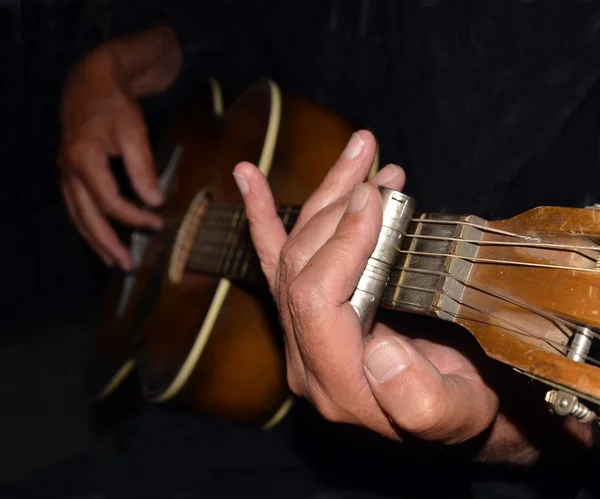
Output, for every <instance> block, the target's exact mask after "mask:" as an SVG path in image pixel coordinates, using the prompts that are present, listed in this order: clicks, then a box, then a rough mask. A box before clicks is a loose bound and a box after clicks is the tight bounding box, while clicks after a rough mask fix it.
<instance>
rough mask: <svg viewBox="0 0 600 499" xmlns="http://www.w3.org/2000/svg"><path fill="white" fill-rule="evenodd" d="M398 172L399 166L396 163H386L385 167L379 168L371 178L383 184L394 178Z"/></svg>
mask: <svg viewBox="0 0 600 499" xmlns="http://www.w3.org/2000/svg"><path fill="white" fill-rule="evenodd" d="M399 173H400V168H399V167H398V166H396V165H387V166H386V167H385V168H383V169H381V170H380V171H379V172H377V174H376V175H375V177H374V178H373V180H374V181H375V182H376V183H378V184H385V183H387V182H391V181H392V180H394V179H395V178H396V177H397V176H398V174H399Z"/></svg>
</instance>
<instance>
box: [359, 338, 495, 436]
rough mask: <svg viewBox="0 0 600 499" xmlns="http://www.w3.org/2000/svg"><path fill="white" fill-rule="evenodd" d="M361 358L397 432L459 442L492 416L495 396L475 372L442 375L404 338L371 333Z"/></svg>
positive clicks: (480, 428) (379, 401) (378, 400)
mask: <svg viewBox="0 0 600 499" xmlns="http://www.w3.org/2000/svg"><path fill="white" fill-rule="evenodd" d="M364 359H365V361H364V363H365V373H366V376H367V379H368V381H369V384H370V386H371V390H372V391H373V395H374V396H375V398H376V400H377V402H378V403H379V405H380V406H381V408H382V409H383V410H384V411H385V412H386V413H387V415H388V416H389V417H390V419H391V420H392V421H393V423H395V424H396V426H397V427H398V428H399V429H400V430H401V431H404V432H408V433H410V434H413V435H415V436H416V437H418V438H422V439H424V440H430V441H440V442H443V443H447V444H452V443H459V442H462V441H465V440H468V439H470V438H472V437H475V436H476V435H478V434H479V433H481V432H482V431H483V430H485V429H486V428H487V427H488V426H489V425H490V424H491V422H492V420H493V418H494V417H495V415H496V410H497V402H496V399H495V395H494V394H493V392H492V391H491V390H490V389H489V388H488V387H487V386H486V385H485V383H484V382H483V380H482V379H481V378H480V377H479V376H478V375H477V374H476V373H474V372H473V373H472V375H471V376H467V375H461V374H459V373H452V374H447V375H443V374H442V373H440V371H439V370H438V369H437V368H436V367H435V366H434V365H433V364H432V363H431V362H430V361H429V360H428V359H427V358H426V357H425V356H424V355H423V354H421V353H420V352H419V350H418V349H417V348H415V347H414V346H413V345H412V344H411V343H410V342H409V341H407V340H405V339H403V338H400V337H397V336H391V335H390V336H378V337H375V338H374V339H372V340H371V341H370V342H369V344H368V345H367V347H366V349H365V357H364Z"/></svg>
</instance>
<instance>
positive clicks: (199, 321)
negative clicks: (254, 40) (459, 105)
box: [91, 80, 375, 427]
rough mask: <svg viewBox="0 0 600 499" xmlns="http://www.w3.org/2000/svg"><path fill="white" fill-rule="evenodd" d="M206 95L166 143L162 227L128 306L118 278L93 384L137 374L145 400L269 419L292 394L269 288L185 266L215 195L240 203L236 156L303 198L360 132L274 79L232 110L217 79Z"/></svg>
mask: <svg viewBox="0 0 600 499" xmlns="http://www.w3.org/2000/svg"><path fill="white" fill-rule="evenodd" d="M206 94H207V97H209V98H205V99H199V100H198V101H196V102H194V103H193V105H190V106H188V107H187V108H186V110H185V112H184V115H183V117H182V118H181V119H180V120H179V121H178V122H177V125H176V126H175V128H174V129H173V131H172V133H171V134H170V135H169V138H168V140H167V144H165V149H166V151H167V154H166V158H163V159H162V161H163V162H166V163H168V162H169V161H171V163H174V164H172V165H170V166H171V167H172V173H171V177H170V181H169V183H168V188H167V189H166V199H167V201H166V203H165V206H164V208H163V210H162V212H161V214H162V216H163V217H164V219H165V220H166V227H165V229H164V230H163V231H162V232H161V233H159V234H156V235H154V236H148V237H149V240H148V244H147V247H146V249H145V252H144V254H143V257H142V258H141V263H140V264H139V267H138V269H137V271H136V272H135V273H134V278H133V284H132V287H131V291H130V293H129V295H128V296H127V298H126V304H125V305H124V306H123V305H122V312H121V313H120V314H119V313H117V310H118V306H117V304H118V300H119V299H120V297H121V296H122V294H123V287H124V284H125V278H124V277H123V276H118V277H117V278H116V279H115V280H114V281H113V282H112V283H111V284H112V291H111V292H109V296H112V299H111V298H109V299H107V302H106V303H107V304H108V305H107V308H106V312H105V313H104V320H103V324H102V327H101V330H100V332H99V334H98V336H97V339H96V343H95V345H94V348H93V350H92V355H93V358H92V370H91V372H92V373H93V376H92V378H91V379H92V387H91V388H92V390H93V391H94V392H95V393H97V394H98V395H99V397H100V398H101V399H102V398H106V397H108V396H109V395H111V393H113V392H114V390H115V389H116V388H117V387H118V386H119V385H120V384H121V383H122V382H123V380H124V379H125V378H126V377H128V376H131V375H135V376H137V377H138V378H139V381H140V384H141V387H142V391H143V395H144V398H145V399H146V400H147V401H150V402H158V403H166V402H169V403H171V404H174V405H175V406H178V407H182V408H184V409H186V410H191V411H193V412H200V413H204V414H209V415H214V416H216V417H218V418H223V419H227V420H231V421H237V422H243V423H250V424H257V425H261V426H264V427H269V426H272V425H274V424H276V423H277V421H278V420H279V419H281V417H283V416H284V415H285V413H286V411H287V410H288V409H289V407H290V404H291V398H290V394H289V392H288V389H287V384H286V375H285V365H284V359H285V356H284V355H283V350H282V346H281V345H280V341H281V340H280V338H281V335H280V334H279V331H278V329H277V316H276V314H275V312H274V308H273V306H272V305H271V300H270V299H269V297H268V296H267V290H266V289H264V288H253V287H244V286H237V285H233V284H232V283H231V282H230V281H228V280H227V279H225V278H220V277H211V276H207V275H199V274H194V273H190V272H187V271H186V269H185V263H186V259H187V258H189V256H190V255H189V247H190V244H192V243H193V238H194V235H195V233H196V229H197V226H198V224H199V223H200V220H201V219H202V212H203V210H204V209H205V208H206V203H207V202H208V201H210V202H212V203H241V196H240V194H239V191H238V189H237V186H236V184H235V182H234V179H233V176H232V170H233V168H234V166H235V165H236V164H237V163H238V162H240V161H251V162H253V163H254V164H256V165H257V166H259V168H260V170H261V171H262V172H263V173H264V174H265V175H266V176H268V178H269V181H270V184H271V186H272V190H273V193H274V195H275V199H276V201H278V202H285V203H290V204H298V205H301V204H302V203H303V202H304V201H305V200H306V199H307V198H308V197H309V196H310V194H311V193H312V192H313V191H314V190H315V189H316V187H317V186H318V185H319V184H320V183H321V181H322V180H323V178H324V176H325V174H326V173H327V171H328V170H329V169H330V168H331V166H332V165H333V163H334V162H335V161H336V160H337V158H338V157H339V155H340V153H341V152H342V150H343V148H344V147H345V145H346V143H347V141H348V140H349V138H350V136H351V134H352V132H353V131H354V129H353V127H351V126H350V124H349V123H347V122H345V121H344V120H342V119H341V118H339V117H338V116H336V115H335V114H333V113H331V112H329V111H327V110H324V109H322V108H320V107H317V106H315V105H313V104H310V103H308V102H306V101H304V100H302V99H300V98H298V97H295V96H291V95H283V94H282V93H281V92H280V90H279V88H278V87H277V86H276V85H275V84H274V83H273V82H271V81H267V80H265V81H260V82H258V83H257V84H255V85H254V86H253V87H251V88H250V89H249V90H247V91H246V92H245V93H244V94H243V95H242V96H241V97H240V98H238V99H237V100H236V101H235V103H234V104H233V105H232V106H231V107H230V108H228V109H226V110H225V112H222V104H221V102H222V99H221V97H220V91H219V88H218V86H217V84H216V83H214V82H212V87H211V89H210V90H209V91H207V92H206ZM173 151H175V153H173ZM169 155H170V156H171V159H170V160H169V161H167V159H168V157H169ZM159 158H160V156H159ZM374 166H375V165H374ZM168 168H169V165H167V170H168ZM227 228H228V227H227V226H224V227H215V228H214V230H215V231H219V230H221V231H223V230H227ZM215 256H216V257H217V259H218V256H219V255H215ZM215 261H216V260H215Z"/></svg>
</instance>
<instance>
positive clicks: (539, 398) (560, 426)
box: [478, 373, 597, 465]
mask: <svg viewBox="0 0 600 499" xmlns="http://www.w3.org/2000/svg"><path fill="white" fill-rule="evenodd" d="M506 374H507V373H505V374H504V376H503V382H502V385H501V386H499V388H498V391H499V392H500V399H501V407H500V412H499V414H498V416H497V417H496V419H495V421H494V423H493V424H492V426H491V427H490V428H489V431H488V432H487V434H486V436H485V440H484V443H483V445H482V447H481V450H480V452H479V455H478V460H480V461H484V462H490V463H492V462H505V463H506V462H508V463H511V464H515V465H534V464H536V463H538V462H541V461H555V462H556V461H561V460H567V461H571V460H572V458H574V456H575V455H578V456H582V457H585V456H586V455H591V453H592V450H593V445H594V444H593V440H594V439H593V430H592V424H584V423H580V422H579V421H577V420H576V419H575V418H573V417H568V418H563V417H560V416H556V415H553V414H551V413H550V411H549V409H548V406H547V404H546V402H545V401H544V393H545V391H546V390H547V388H546V387H545V386H540V385H538V384H532V383H530V382H529V380H528V379H525V378H524V377H523V376H522V375H517V374H516V373H509V374H508V376H506ZM511 377H512V378H513V379H511ZM498 383H500V382H498ZM593 424H597V423H593Z"/></svg>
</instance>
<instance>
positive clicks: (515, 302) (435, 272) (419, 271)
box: [390, 266, 600, 339]
mask: <svg viewBox="0 0 600 499" xmlns="http://www.w3.org/2000/svg"><path fill="white" fill-rule="evenodd" d="M393 270H401V271H403V272H411V273H417V274H428V275H434V276H437V277H448V278H450V279H453V280H455V281H457V282H458V283H459V284H462V285H463V286H465V287H469V288H472V289H474V290H475V291H479V292H480V293H485V294H488V295H491V296H493V297H494V298H496V299H498V300H501V301H505V302H507V303H510V304H511V305H515V306H517V307H520V308H523V309H525V310H527V311H529V312H532V313H534V314H537V315H540V316H541V317H544V318H545V319H548V320H552V321H557V322H561V323H562V324H563V325H564V326H566V327H569V328H571V329H578V328H579V327H581V325H579V324H576V323H574V322H572V321H569V320H567V319H563V318H562V317H558V316H556V315H554V314H552V313H550V312H546V311H544V310H542V309H541V308H539V307H534V306H533V305H527V304H526V303H523V302H521V301H519V300H517V299H514V298H509V297H508V296H505V295H503V294H501V293H497V292H495V291H492V290H490V289H486V288H484V287H482V286H478V285H477V284H473V283H471V282H468V281H466V280H464V279H461V278H459V277H456V276H454V275H452V274H450V273H448V272H445V271H441V270H426V269H415V268H410V267H404V266H397V267H394V268H393ZM390 286H391V289H397V288H398V287H399V286H400V285H399V284H392V285H390ZM592 335H593V336H594V337H595V338H596V339H600V334H598V333H595V332H592Z"/></svg>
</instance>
